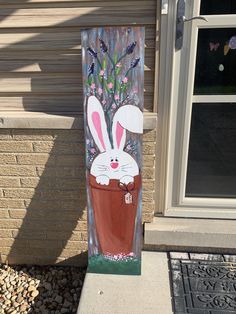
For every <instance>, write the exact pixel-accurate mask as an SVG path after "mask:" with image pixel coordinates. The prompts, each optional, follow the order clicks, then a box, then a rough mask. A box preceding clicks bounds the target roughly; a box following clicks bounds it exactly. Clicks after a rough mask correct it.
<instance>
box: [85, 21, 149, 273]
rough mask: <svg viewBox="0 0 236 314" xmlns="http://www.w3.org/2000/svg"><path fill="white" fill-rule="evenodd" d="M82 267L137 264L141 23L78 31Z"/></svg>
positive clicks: (125, 268) (105, 269)
mask: <svg viewBox="0 0 236 314" xmlns="http://www.w3.org/2000/svg"><path fill="white" fill-rule="evenodd" d="M82 53H83V62H82V64H83V83H84V98H85V102H84V117H85V119H84V120H85V139H86V172H87V196H88V197H87V199H88V233H89V234H88V235H89V240H88V245H89V247H88V255H89V265H88V271H90V272H97V273H114V274H140V272H141V231H142V227H141V200H142V180H141V167H142V133H143V113H142V111H143V73H144V72H143V68H144V28H143V27H132V28H130V27H104V28H94V29H89V30H84V31H82Z"/></svg>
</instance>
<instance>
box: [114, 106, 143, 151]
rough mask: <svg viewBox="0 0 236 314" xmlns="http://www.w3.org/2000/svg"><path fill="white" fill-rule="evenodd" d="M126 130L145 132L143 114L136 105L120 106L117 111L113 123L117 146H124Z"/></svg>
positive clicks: (120, 147)
mask: <svg viewBox="0 0 236 314" xmlns="http://www.w3.org/2000/svg"><path fill="white" fill-rule="evenodd" d="M126 130H128V131H130V132H133V133H143V114H142V111H141V110H140V109H139V108H138V107H136V106H133V105H125V106H122V107H120V108H119V109H118V110H117V112H116V113H115V115H114V118H113V125H112V136H113V141H114V146H115V148H118V149H123V148H124V145H125V139H126Z"/></svg>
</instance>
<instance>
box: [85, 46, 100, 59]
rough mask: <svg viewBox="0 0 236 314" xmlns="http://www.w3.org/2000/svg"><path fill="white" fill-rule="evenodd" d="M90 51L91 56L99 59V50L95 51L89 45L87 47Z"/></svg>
mask: <svg viewBox="0 0 236 314" xmlns="http://www.w3.org/2000/svg"><path fill="white" fill-rule="evenodd" d="M87 51H88V53H89V54H90V56H92V57H93V58H95V59H97V57H98V54H97V52H95V51H94V50H93V49H92V48H90V47H88V48H87Z"/></svg>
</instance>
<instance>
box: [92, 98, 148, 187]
mask: <svg viewBox="0 0 236 314" xmlns="http://www.w3.org/2000/svg"><path fill="white" fill-rule="evenodd" d="M127 115H128V116H127ZM87 119H88V125H89V129H90V132H91V134H92V136H93V139H94V141H95V143H96V145H97V147H98V148H99V150H100V152H101V154H99V155H98V156H97V157H96V158H95V159H94V161H93V163H92V167H91V174H92V175H93V176H95V177H96V181H97V183H99V184H106V185H108V184H109V181H110V179H118V180H120V182H122V183H125V184H128V183H130V182H133V181H134V176H136V175H138V174H139V168H138V165H137V163H136V161H135V160H134V158H133V157H132V156H130V155H129V154H128V153H126V152H124V151H123V148H124V145H125V140H126V129H127V130H129V128H131V130H132V132H133V131H135V130H136V129H137V127H136V125H137V126H138V128H139V127H140V123H141V124H142V112H141V111H140V110H139V108H137V107H135V106H128V105H126V106H123V107H121V108H119V109H118V110H117V112H116V113H115V115H114V118H113V125H112V137H113V145H114V149H113V148H112V147H111V143H110V141H109V137H108V133H107V125H106V121H105V116H104V112H103V108H102V106H101V104H100V102H99V101H98V99H97V98H96V97H95V96H90V97H89V99H88V110H87ZM137 119H139V121H138V122H137ZM140 119H141V121H140ZM132 121H135V122H132ZM138 131H139V129H137V132H138ZM138 133H139V132H138Z"/></svg>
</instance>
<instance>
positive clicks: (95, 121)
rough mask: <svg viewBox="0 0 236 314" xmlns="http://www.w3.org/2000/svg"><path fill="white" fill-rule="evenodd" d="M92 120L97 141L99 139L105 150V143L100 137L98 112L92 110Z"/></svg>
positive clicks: (100, 129) (100, 128) (100, 127)
mask: <svg viewBox="0 0 236 314" xmlns="http://www.w3.org/2000/svg"><path fill="white" fill-rule="evenodd" d="M92 121H93V124H94V127H95V129H96V131H97V134H98V138H99V141H100V143H101V145H102V147H103V149H104V150H106V147H105V144H104V141H103V137H102V126H101V118H100V115H99V113H98V112H93V113H92Z"/></svg>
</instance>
